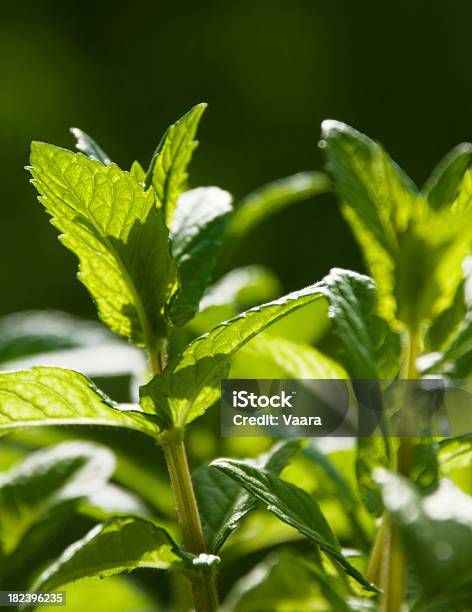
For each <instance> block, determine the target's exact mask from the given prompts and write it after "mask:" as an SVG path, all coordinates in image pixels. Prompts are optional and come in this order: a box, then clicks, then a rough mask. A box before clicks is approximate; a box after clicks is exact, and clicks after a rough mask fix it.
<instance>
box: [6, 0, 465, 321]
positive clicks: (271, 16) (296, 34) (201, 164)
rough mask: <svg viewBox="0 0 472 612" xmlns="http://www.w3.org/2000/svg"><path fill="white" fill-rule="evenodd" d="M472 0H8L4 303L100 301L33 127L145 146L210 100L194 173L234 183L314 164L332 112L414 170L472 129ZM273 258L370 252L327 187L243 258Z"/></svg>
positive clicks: (296, 279) (281, 267) (240, 189)
mask: <svg viewBox="0 0 472 612" xmlns="http://www.w3.org/2000/svg"><path fill="white" fill-rule="evenodd" d="M471 22H472V4H471V3H466V2H463V1H450V2H448V3H447V4H446V3H444V2H443V1H431V0H429V1H426V0H401V1H396V2H378V1H374V0H364V1H363V2H349V1H348V0H345V1H341V0H330V1H328V2H327V1H326V0H325V1H318V0H290V1H288V0H286V1H285V2H283V1H281V0H240V1H239V2H232V3H229V2H217V1H216V0H209V1H208V0H207V1H205V2H190V1H189V0H181V1H180V2H152V1H150V0H147V1H146V0H133V1H124V0H114V1H113V2H112V1H109V0H102V1H100V2H96V1H92V0H82V1H81V2H74V1H71V2H59V1H55V0H42V1H41V2H34V3H33V2H28V1H27V2H22V3H19V2H18V3H3V5H2V20H1V23H0V64H1V72H0V74H1V94H0V132H1V134H2V148H1V152H0V156H1V159H0V168H1V182H0V184H1V190H2V193H1V206H2V214H1V217H0V219H1V231H0V257H1V262H2V263H1V266H0V287H1V298H2V299H1V302H0V311H1V314H4V313H8V312H12V311H16V310H24V309H31V308H54V309H61V310H67V311H69V312H72V313H74V314H81V315H85V316H90V317H94V316H95V315H94V309H93V305H92V304H91V303H90V301H89V299H88V296H87V295H86V291H85V289H84V288H83V287H82V286H81V285H80V284H79V283H78V282H77V281H76V279H75V276H74V274H75V270H76V263H75V260H74V257H73V256H72V255H71V254H69V253H66V252H65V251H64V249H63V248H62V247H61V246H60V245H59V244H58V243H57V241H56V232H55V230H54V229H53V228H52V227H50V226H49V225H48V223H47V221H46V217H45V214H44V212H43V211H42V209H41V207H40V206H39V205H38V204H37V203H36V201H35V195H34V193H33V190H32V188H31V186H30V185H29V184H28V175H27V173H26V172H25V171H24V169H23V167H24V166H25V165H26V164H27V160H28V147H29V143H30V141H31V140H32V139H40V140H45V141H49V142H53V143H55V144H59V145H63V146H66V147H72V145H73V140H72V136H71V135H70V134H69V133H68V128H69V127H70V126H78V127H81V128H82V129H84V130H85V131H87V132H89V133H90V134H91V135H92V136H93V137H95V138H96V140H97V141H98V142H99V143H100V144H102V146H103V148H104V149H105V150H106V151H107V152H108V153H109V154H110V155H111V156H112V158H113V159H114V160H115V161H117V162H118V163H119V164H120V165H122V166H124V167H128V166H129V164H130V162H131V161H132V160H133V159H134V158H137V159H139V160H140V161H142V163H145V164H147V162H148V160H149V157H150V155H151V153H152V150H153V148H154V146H155V144H156V142H157V141H158V140H159V138H160V136H161V134H162V132H163V131H164V129H165V128H166V126H167V125H168V124H169V123H171V122H172V121H174V120H175V119H177V118H178V117H179V116H180V115H182V114H183V113H184V112H185V111H186V110H187V109H188V108H189V107H191V106H192V105H194V104H195V103H197V102H200V101H207V102H208V103H209V105H210V106H209V109H208V111H207V113H206V116H205V117H204V120H203V123H202V126H201V130H200V141H201V145H200V148H199V150H198V152H197V154H196V155H195V157H194V161H193V163H192V167H191V185H192V186H197V185H208V184H217V185H219V186H221V187H223V188H226V189H229V190H230V191H231V192H232V193H233V194H234V195H235V197H236V198H239V197H241V196H243V195H245V194H246V193H247V192H248V191H250V190H252V189H253V188H256V187H257V186H259V185H260V184H262V183H264V182H267V181H270V180H272V179H275V178H278V177H282V176H286V175H289V174H292V173H295V172H298V171H300V170H309V169H313V168H315V169H319V168H321V167H322V164H323V159H322V155H321V153H320V151H318V150H317V147H316V143H317V140H318V137H319V125H320V122H321V121H322V119H324V118H327V117H331V118H336V119H340V120H343V121H346V122H348V123H351V124H352V125H354V126H355V127H357V128H358V129H360V130H362V131H365V132H366V133H368V134H369V135H370V136H372V137H374V138H377V139H379V140H381V141H382V142H384V144H385V145H386V146H387V148H388V150H389V151H390V153H391V154H392V155H393V157H394V158H395V159H396V160H397V161H398V162H399V163H400V164H401V165H402V166H403V167H404V168H405V169H406V170H407V171H408V172H409V173H410V174H411V176H412V177H413V178H414V179H415V180H416V181H417V182H419V183H421V182H423V181H424V180H425V179H426V177H427V175H428V172H429V170H430V169H431V168H432V166H433V165H434V164H435V163H436V162H437V160H438V159H439V158H440V157H441V156H442V155H443V154H444V153H445V152H446V151H447V150H448V149H449V148H451V147H452V146H453V145H454V144H456V143H458V142H460V141H462V140H466V139H469V138H471V134H470V131H471V126H472V104H471V89H472V79H471V76H470V74H471V70H470V68H471V49H470V44H469V37H470V24H471ZM247 262H260V263H265V264H268V265H269V266H271V267H272V268H273V269H274V270H275V272H276V273H277V274H278V275H279V276H280V277H281V279H282V281H283V284H284V288H285V289H287V290H289V289H293V288H298V287H300V286H302V285H306V284H308V283H311V282H313V281H315V280H318V279H319V278H320V277H321V276H322V275H323V274H325V273H326V272H327V271H328V269H329V268H330V267H332V266H333V265H337V266H344V267H351V268H354V269H358V270H360V269H362V262H361V259H360V256H359V253H358V251H357V249H356V247H355V245H354V242H353V240H352V238H351V236H350V233H349V231H348V229H347V228H346V226H345V224H344V222H343V221H342V219H341V217H340V215H339V212H338V210H337V206H336V203H335V201H334V199H333V198H332V197H330V196H324V197H322V198H318V199H317V200H316V201H312V202H308V203H307V202H302V203H300V204H298V205H297V206H296V207H295V208H291V209H288V210H286V211H284V212H282V213H280V214H279V215H277V216H276V217H275V218H273V219H271V220H270V221H269V222H267V223H265V224H264V225H263V226H262V227H260V228H258V229H257V230H256V232H255V233H254V234H253V235H252V236H251V239H249V240H248V241H247V245H246V246H245V248H243V249H241V251H240V253H239V255H238V257H237V260H236V261H235V262H233V263H234V264H242V263H247Z"/></svg>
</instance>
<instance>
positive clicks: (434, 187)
mask: <svg viewBox="0 0 472 612" xmlns="http://www.w3.org/2000/svg"><path fill="white" fill-rule="evenodd" d="M471 159H472V144H470V143H469V142H463V143H462V144H460V145H457V146H456V147H454V149H452V151H450V152H449V153H448V154H447V155H446V156H445V157H444V158H443V159H442V160H441V161H440V162H439V164H438V166H437V167H436V168H435V169H434V170H433V173H432V174H431V176H430V178H429V179H428V180H427V181H426V183H425V185H424V187H423V190H422V191H423V194H424V195H425V196H426V197H427V199H428V201H429V203H430V205H431V207H432V208H434V209H439V208H442V207H444V206H448V205H450V204H451V203H452V202H453V200H454V199H455V197H456V195H457V193H458V191H459V189H460V187H461V184H462V179H463V177H464V173H465V171H466V170H467V168H468V167H469V165H470V162H471Z"/></svg>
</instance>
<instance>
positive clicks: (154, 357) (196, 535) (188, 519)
mask: <svg viewBox="0 0 472 612" xmlns="http://www.w3.org/2000/svg"><path fill="white" fill-rule="evenodd" d="M165 345H166V342H165V340H163V341H161V342H159V343H158V350H152V349H148V355H149V362H150V365H151V370H152V372H153V374H154V375H156V374H160V373H161V372H162V370H163V369H164V368H165V367H166V361H167V358H166V352H165ZM159 441H160V443H161V446H162V450H163V452H164V459H165V462H166V465H167V470H168V472H169V477H170V483H171V487H172V491H173V493H174V499H175V506H176V511H177V518H178V521H179V524H180V529H181V531H182V539H183V543H184V547H185V549H186V550H187V551H188V552H190V553H193V554H194V555H199V554H201V553H204V552H205V540H204V538H203V529H202V523H201V520H200V514H199V512H198V506H197V500H196V498H195V492H194V490H193V484H192V477H191V475H190V469H189V465H188V461H187V453H186V450H185V442H184V433H183V430H182V429H177V428H174V429H168V430H165V431H163V432H162V433H161V435H160V437H159ZM192 594H193V600H194V604H195V612H214V611H216V610H217V609H218V594H217V591H216V585H215V574H214V570H213V568H211V567H202V568H200V569H199V570H198V571H195V575H194V577H193V580H192Z"/></svg>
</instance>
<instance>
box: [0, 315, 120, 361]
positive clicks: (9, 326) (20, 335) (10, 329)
mask: <svg viewBox="0 0 472 612" xmlns="http://www.w3.org/2000/svg"><path fill="white" fill-rule="evenodd" d="M113 339H114V336H113V335H112V334H110V333H109V331H108V330H107V329H106V328H105V327H103V326H102V325H100V324H98V323H94V322H91V321H85V320H82V319H79V318H77V317H72V316H70V315H68V314H66V313H63V312H53V311H40V310H38V311H34V310H33V311H25V312H18V313H15V314H11V315H7V316H5V317H2V318H1V319H0V362H1V363H3V362H7V361H13V360H15V359H19V358H22V357H27V356H30V355H38V354H41V353H47V352H49V351H60V350H65V349H73V348H80V347H90V346H94V347H97V346H100V344H103V343H109V342H110V341H111V340H113Z"/></svg>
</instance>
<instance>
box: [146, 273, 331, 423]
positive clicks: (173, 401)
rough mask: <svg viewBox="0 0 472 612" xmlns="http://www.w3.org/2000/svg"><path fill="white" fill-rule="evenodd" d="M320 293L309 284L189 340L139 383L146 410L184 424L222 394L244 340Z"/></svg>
mask: <svg viewBox="0 0 472 612" xmlns="http://www.w3.org/2000/svg"><path fill="white" fill-rule="evenodd" d="M321 298H322V290H320V288H319V286H318V285H311V286H310V287H307V288H306V289H302V290H301V291H295V292H294V293H290V294H288V295H286V296H284V297H283V298H280V299H278V300H274V301H273V302H268V303H267V304H263V305H262V306H258V307H255V308H252V309H250V310H247V311H246V312H244V313H242V314H241V315H239V316H237V317H235V318H234V319H231V320H230V321H227V322H225V323H221V324H220V325H218V326H217V327H215V328H214V329H213V330H212V331H211V332H209V333H207V334H205V335H203V336H200V337H199V338H197V339H196V340H194V341H193V342H191V343H190V344H189V345H188V346H187V347H186V348H185V350H184V351H183V352H182V354H180V355H178V356H177V357H175V358H174V359H173V360H171V362H170V363H169V365H168V366H167V367H166V369H165V370H164V372H163V373H162V374H160V375H158V376H156V377H155V378H153V380H152V381H151V382H150V383H148V384H147V385H145V386H144V387H141V390H140V393H141V405H142V406H143V409H144V410H145V412H149V413H159V415H160V416H161V418H162V419H164V420H165V421H166V422H167V426H168V427H172V426H176V427H184V426H185V425H186V424H187V423H189V422H190V421H193V420H194V419H195V418H197V417H198V416H200V415H201V414H203V413H204V412H205V411H206V410H207V409H208V408H209V407H210V406H211V405H212V404H214V403H215V402H216V401H217V400H218V398H219V397H220V380H221V378H224V377H225V375H226V373H227V372H228V369H229V362H230V359H231V358H232V357H233V355H234V354H235V353H236V352H237V351H238V350H239V349H240V348H241V347H242V346H244V344H246V342H249V340H251V339H252V338H254V337H255V336H256V335H257V334H258V333H260V332H261V331H263V330H264V329H266V328H267V327H268V326H269V325H271V324H272V323H275V322H276V321H278V320H279V319H281V318H282V317H283V316H285V315H287V314H289V313H290V312H293V311H295V310H297V309H299V308H301V307H302V306H304V305H306V304H309V303H311V302H313V301H315V300H319V299H321Z"/></svg>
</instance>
